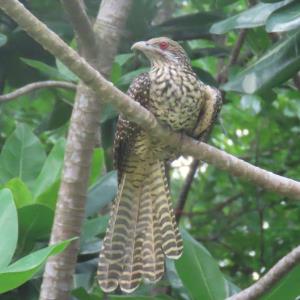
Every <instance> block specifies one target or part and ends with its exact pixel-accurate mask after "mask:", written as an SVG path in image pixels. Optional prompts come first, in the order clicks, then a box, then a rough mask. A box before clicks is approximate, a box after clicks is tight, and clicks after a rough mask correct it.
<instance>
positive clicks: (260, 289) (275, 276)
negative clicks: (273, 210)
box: [227, 246, 300, 300]
mask: <svg viewBox="0 0 300 300" xmlns="http://www.w3.org/2000/svg"><path fill="white" fill-rule="evenodd" d="M299 262H300V246H298V247H297V248H295V249H294V250H292V251H291V252H290V253H288V254H287V255H286V256H284V257H283V258H282V259H280V260H279V261H278V262H277V263H276V264H275V265H274V266H273V267H272V268H271V269H270V270H269V272H267V273H266V274H265V275H264V276H263V277H261V279H260V280H258V281H257V282H256V283H254V284H253V285H251V286H250V287H248V288H246V289H245V290H243V291H241V292H239V293H238V294H235V295H233V296H231V297H230V298H228V299H227V300H255V299H258V298H259V297H260V296H262V295H263V294H265V293H266V292H268V291H269V290H270V289H271V288H272V287H273V286H274V285H275V284H276V283H277V282H278V281H279V280H280V279H282V278H283V276H285V275H286V274H287V273H289V272H290V271H291V270H292V269H293V268H294V267H295V266H296V265H297V264H298V263H299Z"/></svg>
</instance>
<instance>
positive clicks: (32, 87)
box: [0, 80, 76, 103]
mask: <svg viewBox="0 0 300 300" xmlns="http://www.w3.org/2000/svg"><path fill="white" fill-rule="evenodd" d="M47 88H64V89H69V90H76V85H75V84H73V83H71V82H67V81H54V80H47V81H39V82H33V83H29V84H27V85H25V86H23V87H21V88H19V89H17V90H15V91H13V92H11V93H8V94H5V95H1V96H0V103H3V102H8V101H11V100H14V99H15V98H18V97H21V96H23V95H25V94H28V93H31V92H33V91H36V90H39V89H47Z"/></svg>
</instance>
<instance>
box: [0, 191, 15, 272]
mask: <svg viewBox="0 0 300 300" xmlns="http://www.w3.org/2000/svg"><path fill="white" fill-rule="evenodd" d="M17 241H18V218H17V210H16V206H15V203H14V200H13V195H12V193H11V191H10V190H9V189H2V190H0V269H1V268H4V267H6V266H7V265H8V264H9V263H10V261H11V259H12V257H13V255H14V252H15V249H16V246H17Z"/></svg>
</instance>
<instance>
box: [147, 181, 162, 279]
mask: <svg viewBox="0 0 300 300" xmlns="http://www.w3.org/2000/svg"><path fill="white" fill-rule="evenodd" d="M149 178H150V177H148V179H146V180H147V181H146V182H145V195H147V196H146V199H145V206H146V207H147V210H148V215H147V227H146V232H145V239H144V242H143V250H142V257H143V277H144V279H146V280H148V281H152V282H156V281H158V280H160V279H161V277H162V276H163V274H164V258H165V257H164V254H163V251H162V248H161V244H162V238H161V232H160V228H159V225H158V222H157V218H156V216H155V214H154V210H153V199H152V197H151V193H150V190H149V188H150V186H151V181H150V180H149Z"/></svg>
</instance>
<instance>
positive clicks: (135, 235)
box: [97, 159, 183, 293]
mask: <svg viewBox="0 0 300 300" xmlns="http://www.w3.org/2000/svg"><path fill="white" fill-rule="evenodd" d="M182 248H183V246H182V241H181V237H180V234H179V231H178V227H177V225H176V221H175V216H174V212H173V208H172V203H171V198H170V194H169V189H168V183H167V179H166V176H165V168H164V163H163V162H161V161H159V160H149V159H148V160H146V161H144V162H141V161H138V160H135V159H131V160H130V162H128V164H127V165H126V172H124V174H123V176H122V179H121V181H120V184H119V190H118V194H117V197H116V199H115V202H114V204H113V207H112V211H111V217H110V221H109V225H108V228H107V232H106V236H105V238H104V241H103V246H102V250H101V252H100V259H99V266H98V274H97V275H98V280H99V284H100V287H101V288H102V290H103V291H104V292H107V293H108V292H112V291H114V290H115V289H116V288H117V287H118V285H119V286H120V288H121V290H122V291H124V292H126V293H130V292H132V291H134V290H135V289H136V288H137V287H138V286H139V284H140V282H141V280H142V278H144V279H145V280H148V281H151V282H156V281H158V280H159V279H161V277H162V276H163V274H164V261H165V256H167V257H169V258H172V259H177V258H179V257H180V255H181V253H182Z"/></svg>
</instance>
